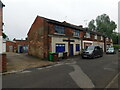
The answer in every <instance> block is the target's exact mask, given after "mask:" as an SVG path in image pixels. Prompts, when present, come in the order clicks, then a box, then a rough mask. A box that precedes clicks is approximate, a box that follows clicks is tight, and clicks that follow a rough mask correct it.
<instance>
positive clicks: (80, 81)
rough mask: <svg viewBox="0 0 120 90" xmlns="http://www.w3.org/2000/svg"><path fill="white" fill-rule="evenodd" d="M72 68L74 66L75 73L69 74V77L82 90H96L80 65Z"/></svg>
mask: <svg viewBox="0 0 120 90" xmlns="http://www.w3.org/2000/svg"><path fill="white" fill-rule="evenodd" d="M70 66H72V67H73V68H74V69H75V71H73V72H71V73H69V75H70V76H71V77H72V79H73V80H74V81H75V82H76V84H77V85H78V86H79V87H80V88H95V86H94V84H93V83H92V81H91V79H90V78H89V77H88V76H87V75H86V74H85V73H84V72H83V71H82V69H81V68H80V67H79V66H78V65H70Z"/></svg>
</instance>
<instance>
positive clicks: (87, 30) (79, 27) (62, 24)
mask: <svg viewBox="0 0 120 90" xmlns="http://www.w3.org/2000/svg"><path fill="white" fill-rule="evenodd" d="M37 17H40V18H43V19H44V20H46V21H47V22H48V23H52V24H56V25H60V26H64V27H69V28H72V29H76V30H80V31H83V32H90V33H92V34H97V35H100V36H104V37H107V36H106V35H105V34H102V33H100V32H97V31H91V30H89V29H88V28H83V27H82V25H80V26H77V25H73V24H70V23H68V22H66V21H64V22H60V21H56V20H53V19H48V18H45V17H42V16H37ZM28 33H29V32H28Z"/></svg>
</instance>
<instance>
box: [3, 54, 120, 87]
mask: <svg viewBox="0 0 120 90" xmlns="http://www.w3.org/2000/svg"><path fill="white" fill-rule="evenodd" d="M118 58H119V55H118V54H115V55H114V54H113V55H112V54H111V55H106V54H105V55H104V56H103V57H101V58H95V59H81V57H80V56H76V57H72V58H69V59H67V60H62V61H60V63H59V64H56V65H53V66H49V67H44V68H34V69H28V70H25V71H23V72H18V73H16V74H7V75H3V76H2V79H3V83H2V86H3V88H105V87H107V86H108V85H109V86H110V83H111V81H112V80H113V78H114V77H115V76H116V75H117V74H118V73H119V72H118V61H119V60H118ZM114 81H116V80H114ZM112 82H113V81H112ZM112 85H114V86H115V87H114V88H118V83H117V82H113V84H112ZM108 88H109V87H108Z"/></svg>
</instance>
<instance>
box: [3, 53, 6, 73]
mask: <svg viewBox="0 0 120 90" xmlns="http://www.w3.org/2000/svg"><path fill="white" fill-rule="evenodd" d="M2 72H7V60H6V54H5V53H3V54H2Z"/></svg>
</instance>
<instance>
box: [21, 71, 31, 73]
mask: <svg viewBox="0 0 120 90" xmlns="http://www.w3.org/2000/svg"><path fill="white" fill-rule="evenodd" d="M30 72H32V71H23V72H21V73H30Z"/></svg>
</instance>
